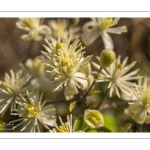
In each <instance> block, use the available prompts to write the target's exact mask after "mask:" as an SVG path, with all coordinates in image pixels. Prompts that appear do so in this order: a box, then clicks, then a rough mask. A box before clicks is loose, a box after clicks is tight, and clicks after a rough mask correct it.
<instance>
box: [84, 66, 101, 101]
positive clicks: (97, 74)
mask: <svg viewBox="0 0 150 150" xmlns="http://www.w3.org/2000/svg"><path fill="white" fill-rule="evenodd" d="M102 69H103V68H102V67H100V69H99V71H98V73H97V76H96V77H95V80H94V81H93V83H92V85H91V86H90V87H89V89H88V91H87V92H86V93H85V94H84V96H83V98H85V97H86V96H87V95H88V94H89V92H90V91H91V89H92V87H93V86H94V84H95V82H96V79H97V78H98V75H99V74H100V72H101V70H102Z"/></svg>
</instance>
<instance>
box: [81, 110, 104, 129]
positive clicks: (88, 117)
mask: <svg viewBox="0 0 150 150" xmlns="http://www.w3.org/2000/svg"><path fill="white" fill-rule="evenodd" d="M84 121H85V123H86V124H87V125H88V126H89V127H91V128H92V129H97V128H100V127H103V126H104V119H103V115H102V114H101V113H100V112H99V111H98V110H91V109H86V110H85V112H84Z"/></svg>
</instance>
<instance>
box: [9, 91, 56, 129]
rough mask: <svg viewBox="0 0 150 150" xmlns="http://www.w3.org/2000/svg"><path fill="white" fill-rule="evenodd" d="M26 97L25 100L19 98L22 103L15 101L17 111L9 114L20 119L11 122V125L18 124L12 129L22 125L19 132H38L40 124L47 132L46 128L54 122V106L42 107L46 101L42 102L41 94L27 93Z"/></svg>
mask: <svg viewBox="0 0 150 150" xmlns="http://www.w3.org/2000/svg"><path fill="white" fill-rule="evenodd" d="M27 96H28V97H27V98H25V97H23V96H21V100H22V101H20V102H18V101H17V104H19V107H18V109H14V111H16V113H11V114H12V115H19V117H20V119H17V120H13V121H11V122H12V123H15V122H19V123H18V124H17V125H15V126H14V127H13V129H15V128H17V127H18V126H20V125H23V128H22V129H21V131H26V132H36V131H38V132H40V124H42V125H43V126H44V127H45V128H46V129H48V130H49V127H48V126H53V123H54V122H56V117H55V116H54V115H55V113H56V110H55V108H54V106H53V105H47V106H44V105H45V103H46V101H44V102H42V97H43V94H41V95H40V94H39V93H38V92H37V93H36V94H34V93H32V94H29V93H28V91H27ZM20 121H21V122H20Z"/></svg>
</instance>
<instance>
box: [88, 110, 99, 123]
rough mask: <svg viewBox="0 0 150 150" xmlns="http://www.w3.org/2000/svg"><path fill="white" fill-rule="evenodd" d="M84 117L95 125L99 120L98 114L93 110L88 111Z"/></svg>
mask: <svg viewBox="0 0 150 150" xmlns="http://www.w3.org/2000/svg"><path fill="white" fill-rule="evenodd" d="M86 119H87V120H89V121H90V122H91V123H92V124H94V125H95V126H97V125H98V124H99V123H100V122H101V118H100V116H99V115H98V114H97V113H95V112H90V113H88V115H87V116H86Z"/></svg>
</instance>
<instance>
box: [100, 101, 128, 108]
mask: <svg viewBox="0 0 150 150" xmlns="http://www.w3.org/2000/svg"><path fill="white" fill-rule="evenodd" d="M126 104H128V101H127V102H119V103H114V102H113V103H111V104H110V105H107V106H105V107H101V108H99V110H103V109H110V108H116V107H118V106H122V105H126Z"/></svg>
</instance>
